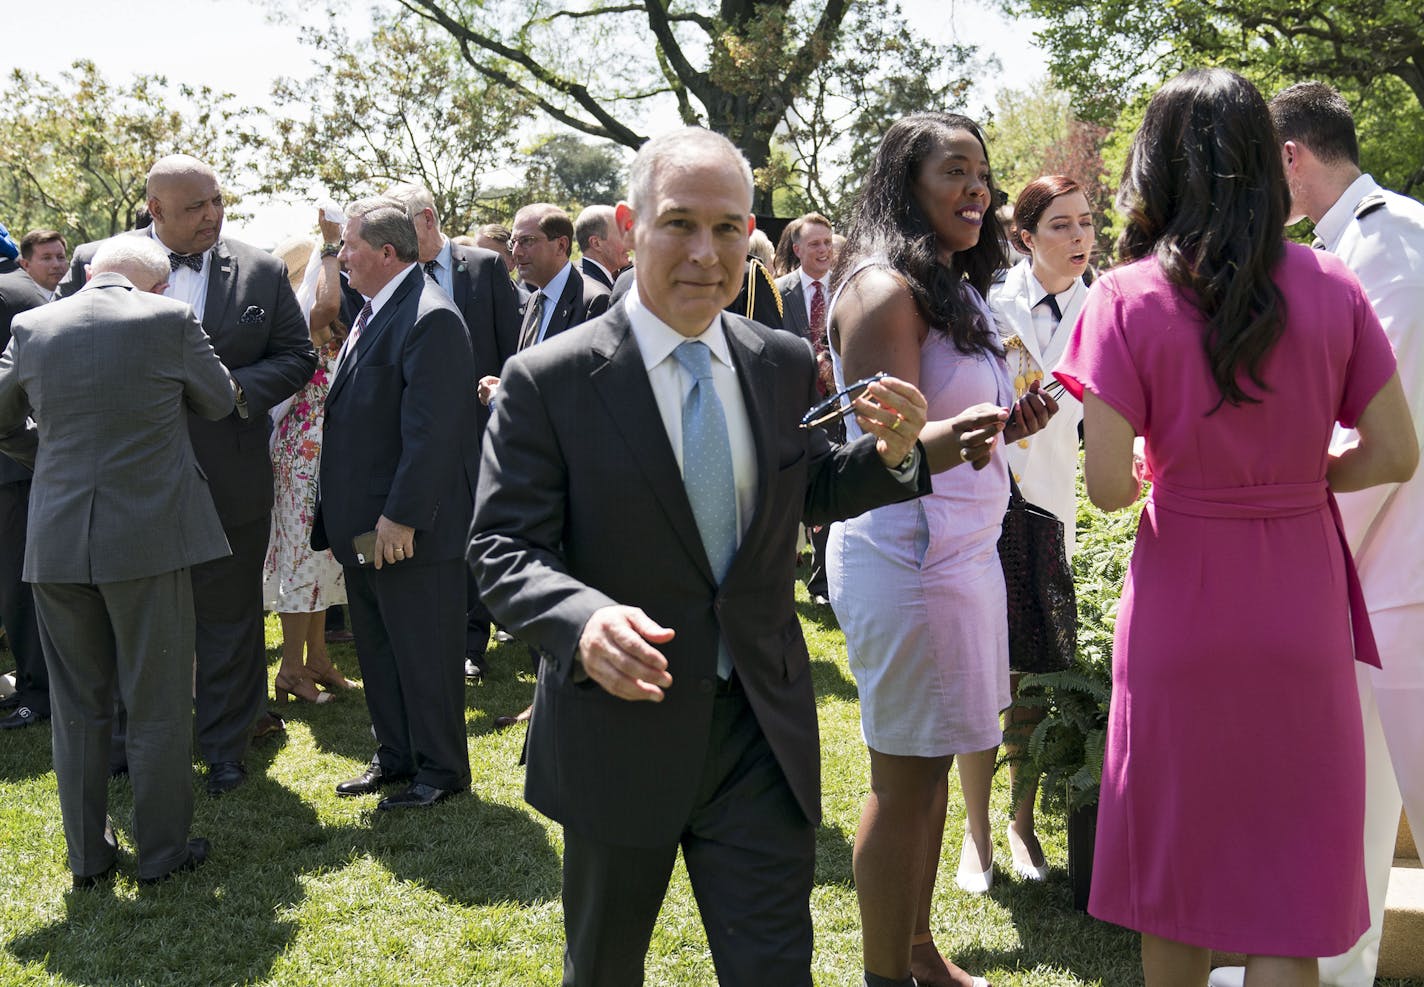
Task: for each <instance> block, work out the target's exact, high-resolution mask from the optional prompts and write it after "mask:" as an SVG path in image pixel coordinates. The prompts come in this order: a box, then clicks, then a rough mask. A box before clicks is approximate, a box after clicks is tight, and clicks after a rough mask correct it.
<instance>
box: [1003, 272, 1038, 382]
mask: <svg viewBox="0 0 1424 987" xmlns="http://www.w3.org/2000/svg"><path fill="white" fill-rule="evenodd" d="M1009 276H1010V277H1011V278H1012V277H1017V279H1018V280H1017V282H1016V283H1015V284H1012V285H1011V287H1013V288H1016V289H1017V290H1015V291H1013V292H1012V293H1011V294H1010V296H1009V299H1008V304H1007V306H1006V307H1007V308H1008V309H1010V310H1011V311H1012V312H1013V319H1012V322H1013V325H1012V328H1013V329H1014V331H1015V332H1017V333H1018V337H1019V340H1020V341H1021V342H1022V343H1023V347H1024V351H1025V352H1027V353H1028V355H1029V357H1030V358H1031V359H1032V360H1033V362H1034V365H1035V366H1037V367H1038V368H1039V369H1040V370H1042V369H1043V365H1044V364H1043V355H1042V354H1041V353H1039V351H1038V328H1037V327H1036V326H1035V325H1034V324H1033V305H1034V303H1035V302H1037V301H1038V299H1037V298H1029V297H1028V296H1029V288H1030V286H1032V288H1033V290H1034V291H1037V290H1038V285H1037V283H1035V282H1034V280H1033V275H1032V274H1031V273H1030V270H1029V266H1028V262H1027V261H1020V262H1019V264H1018V266H1016V267H1015V268H1014V269H1013V270H1011V271H1010V272H1009ZM1009 369H1010V373H1011V374H1012V373H1014V372H1015V370H1016V368H1013V367H1011V368H1009Z"/></svg>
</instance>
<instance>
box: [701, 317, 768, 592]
mask: <svg viewBox="0 0 1424 987" xmlns="http://www.w3.org/2000/svg"><path fill="white" fill-rule="evenodd" d="M722 333H723V335H725V336H726V338H727V348H728V349H729V350H730V351H731V354H732V364H733V365H734V366H735V367H736V368H737V383H738V384H740V385H741V388H742V400H743V401H745V402H746V406H747V419H748V421H749V423H750V424H751V429H752V439H753V440H754V441H755V443H756V464H757V495H756V509H755V511H754V512H753V514H752V518H751V522H750V523H749V524H748V525H747V527H746V531H745V533H744V534H743V535H742V538H741V541H739V542H738V543H737V554H736V555H735V556H733V558H732V567H733V568H735V567H736V565H737V559H739V558H740V557H741V556H742V555H743V552H742V550H741V549H742V547H743V546H745V545H748V544H757V543H758V542H759V540H760V539H761V537H762V535H761V531H760V529H761V528H762V526H764V525H765V524H766V523H767V520H766V519H767V517H768V513H767V510H766V508H767V506H768V504H767V491H768V490H770V489H771V478H772V476H773V475H774V474H775V472H776V463H775V460H774V458H773V451H774V449H775V447H776V442H775V435H776V428H777V421H776V396H777V393H778V388H777V384H778V381H777V376H776V370H777V367H776V364H775V363H773V362H772V361H771V360H770V359H769V358H768V357H767V355H766V345H765V344H764V343H763V342H762V340H761V338H760V337H759V336H757V334H756V333H755V332H753V331H751V330H750V329H748V328H747V327H746V326H745V325H744V324H743V323H741V322H739V321H738V320H736V319H732V318H728V317H727V316H726V315H725V314H724V315H723V316H722ZM688 510H689V512H690V511H691V508H690V507H689V508H688ZM730 576H731V570H728V578H730ZM724 582H725V580H724Z"/></svg>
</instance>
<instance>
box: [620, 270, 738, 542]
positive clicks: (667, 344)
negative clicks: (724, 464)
mask: <svg viewBox="0 0 1424 987" xmlns="http://www.w3.org/2000/svg"><path fill="white" fill-rule="evenodd" d="M627 306H628V323H629V326H630V327H631V329H632V332H633V339H634V341H635V342H636V343H637V344H638V352H639V353H640V354H642V357H643V367H644V369H645V370H647V372H648V384H649V385H650V386H651V387H652V389H653V398H654V400H656V401H657V403H658V414H659V415H660V416H661V417H662V420H663V428H664V429H666V430H667V437H668V442H669V443H670V444H671V445H672V452H673V455H674V456H676V457H677V468H678V469H679V470H681V469H682V404H683V401H685V400H686V399H687V395H688V393H689V392H690V391H691V390H692V386H693V384H695V383H696V381H695V380H694V379H693V377H692V375H691V374H690V373H688V372H687V371H686V370H685V369H683V366H682V364H680V363H678V362H677V357H675V356H673V355H672V354H673V350H675V349H677V348H678V347H679V346H681V345H682V344H683V343H685V342H687V341H688V340H689V339H694V340H697V341H699V342H702V343H706V344H707V348H708V349H709V350H711V351H712V386H713V388H714V389H715V390H716V391H717V398H718V400H720V401H721V402H722V413H723V414H724V415H725V416H726V418H727V441H728V443H729V444H730V445H731V447H732V481H733V485H734V486H735V487H736V491H737V540H738V541H739V542H740V541H741V538H742V535H744V534H746V531H747V526H748V525H749V524H751V521H752V512H753V511H755V510H756V493H757V465H756V439H755V437H754V436H753V435H752V423H751V419H750V417H749V416H748V415H747V404H746V401H745V400H744V399H743V397H742V388H741V384H739V383H738V382H737V369H736V367H734V366H733V365H732V353H731V351H730V350H729V349H728V348H727V337H726V336H724V335H723V334H722V319H721V317H720V316H718V317H717V318H716V319H713V320H712V324H711V325H709V326H708V327H707V328H706V329H704V330H703V331H702V332H701V333H700V334H699V335H697V336H692V337H688V336H684V335H683V334H682V333H680V332H678V331H677V330H676V329H674V328H672V327H671V326H669V325H668V324H667V323H665V322H663V321H662V320H661V319H659V318H658V317H657V316H656V315H654V314H653V313H652V312H651V311H649V310H648V308H647V307H646V306H645V305H643V302H642V300H641V299H640V298H639V297H638V293H637V292H635V291H630V292H628V295H627Z"/></svg>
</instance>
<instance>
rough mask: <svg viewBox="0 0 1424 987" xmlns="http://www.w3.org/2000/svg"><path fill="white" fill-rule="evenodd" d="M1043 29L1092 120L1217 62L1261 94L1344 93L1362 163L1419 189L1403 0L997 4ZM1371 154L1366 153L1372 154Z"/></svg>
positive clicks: (1107, 118)
mask: <svg viewBox="0 0 1424 987" xmlns="http://www.w3.org/2000/svg"><path fill="white" fill-rule="evenodd" d="M1001 2H1002V4H1003V6H1004V9H1005V10H1006V11H1007V12H1009V13H1010V14H1031V15H1033V16H1035V17H1038V18H1042V19H1043V20H1045V21H1046V22H1047V26H1046V27H1045V28H1044V29H1043V30H1042V31H1040V32H1039V33H1038V34H1037V35H1036V40H1037V41H1038V42H1039V43H1040V44H1041V45H1042V46H1043V47H1044V49H1045V50H1046V51H1047V53H1048V56H1049V65H1050V68H1051V71H1052V73H1053V76H1054V78H1055V79H1056V80H1057V81H1058V82H1059V84H1060V85H1063V86H1064V87H1065V88H1067V89H1069V90H1070V91H1071V92H1072V93H1073V96H1074V101H1075V106H1076V107H1077V108H1078V110H1079V112H1081V113H1083V114H1084V115H1085V116H1086V117H1087V118H1089V119H1095V120H1099V121H1101V122H1104V123H1112V122H1113V121H1114V120H1115V119H1116V118H1117V115H1118V114H1119V113H1120V112H1121V111H1122V110H1123V109H1124V108H1125V107H1127V106H1129V105H1131V104H1132V103H1133V102H1134V101H1135V100H1136V99H1137V98H1138V97H1139V96H1140V94H1141V93H1143V92H1144V91H1146V90H1150V89H1152V88H1155V87H1156V86H1157V85H1159V84H1160V83H1161V82H1163V81H1164V80H1166V79H1167V78H1169V77H1171V76H1172V75H1175V74H1176V73H1177V72H1180V71H1181V70H1182V69H1185V68H1188V67H1192V66H1204V65H1222V66H1226V67H1228V68H1232V69H1235V70H1237V71H1239V72H1241V73H1242V74H1244V75H1246V76H1247V77H1249V78H1251V79H1252V81H1253V82H1255V83H1256V84H1257V85H1258V86H1259V87H1260V88H1261V90H1262V92H1263V93H1265V94H1266V95H1267V96H1268V97H1269V96H1270V95H1271V94H1272V93H1274V92H1275V91H1277V90H1278V89H1281V88H1284V87H1285V86H1287V85H1289V84H1291V83H1293V82H1297V81H1300V80H1303V79H1319V80H1321V81H1324V82H1329V83H1331V84H1332V85H1335V86H1336V87H1338V88H1340V89H1341V91H1342V92H1343V93H1344V94H1345V96H1346V98H1347V99H1349V100H1350V101H1351V105H1352V106H1353V107H1354V109H1355V112H1356V115H1357V118H1358V120H1357V122H1358V124H1359V130H1360V138H1361V141H1360V143H1361V146H1362V147H1363V148H1369V147H1370V146H1371V145H1378V146H1379V147H1380V148H1381V149H1380V150H1379V151H1376V152H1371V154H1372V155H1373V156H1372V158H1371V161H1370V162H1369V163H1368V164H1367V167H1370V168H1371V170H1372V171H1373V173H1374V174H1375V177H1376V178H1378V179H1379V180H1380V181H1381V182H1382V183H1384V184H1386V185H1389V186H1391V187H1395V188H1400V189H1402V190H1404V191H1406V192H1408V191H1410V189H1411V188H1414V187H1418V186H1420V185H1424V17H1421V16H1420V9H1419V5H1418V3H1417V2H1410V0H1325V2H1322V3H1316V4H1310V5H1301V4H1299V3H1296V2H1295V0H1240V2H1236V3H1231V4H1227V3H1223V2H1221V0H1174V2H1171V3H1140V2H1137V0H1001ZM1367 156H1370V155H1367Z"/></svg>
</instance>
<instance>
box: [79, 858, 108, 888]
mask: <svg viewBox="0 0 1424 987" xmlns="http://www.w3.org/2000/svg"><path fill="white" fill-rule="evenodd" d="M118 868H119V865H118V863H117V862H115V863H112V864H110V865H109V866H108V869H107V870H101V871H100V872H99V873H97V874H85V875H83V876H81V875H79V874H75V875H74V890H75V891H88V890H90V889H91V888H97V887H98V886H99V885H101V884H103V883H104V882H106V881H108V880H109V879H110V878H112V877H113V876H114V874H115V873H116V872H117V871H118Z"/></svg>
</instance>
